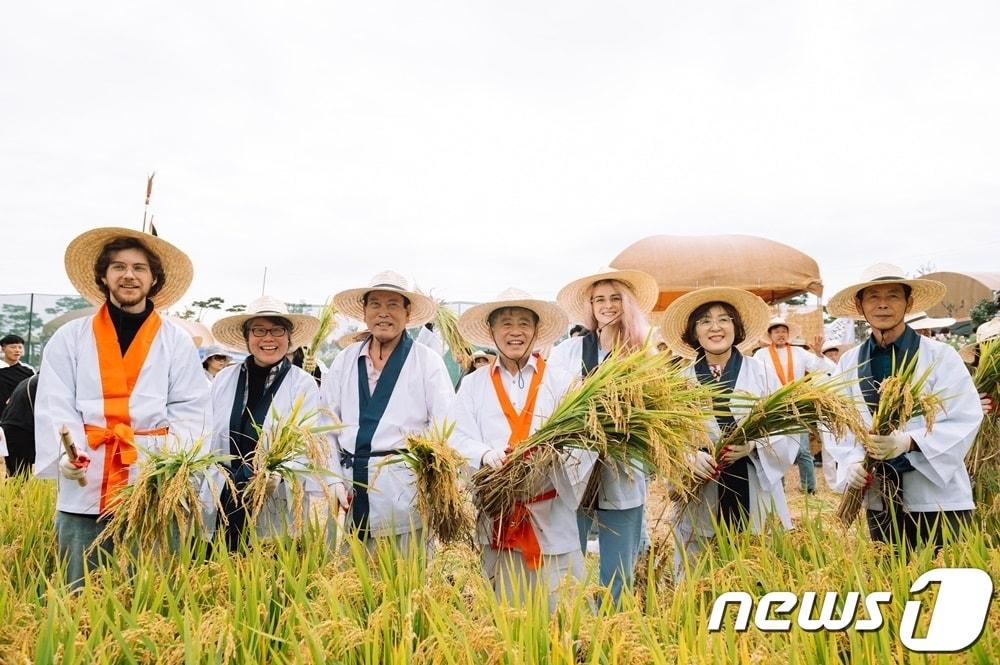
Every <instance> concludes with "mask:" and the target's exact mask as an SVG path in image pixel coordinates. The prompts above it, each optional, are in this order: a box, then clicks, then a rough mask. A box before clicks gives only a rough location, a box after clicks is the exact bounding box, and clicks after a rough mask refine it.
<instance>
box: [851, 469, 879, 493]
mask: <svg viewBox="0 0 1000 665" xmlns="http://www.w3.org/2000/svg"><path fill="white" fill-rule="evenodd" d="M872 480H874V478H873V477H872V474H870V473H868V472H867V471H865V465H864V464H862V463H861V462H855V463H854V464H852V465H851V466H849V467H848V468H847V486H848V487H850V488H851V489H855V490H859V489H861V488H863V487H868V486H869V485H871V484H872Z"/></svg>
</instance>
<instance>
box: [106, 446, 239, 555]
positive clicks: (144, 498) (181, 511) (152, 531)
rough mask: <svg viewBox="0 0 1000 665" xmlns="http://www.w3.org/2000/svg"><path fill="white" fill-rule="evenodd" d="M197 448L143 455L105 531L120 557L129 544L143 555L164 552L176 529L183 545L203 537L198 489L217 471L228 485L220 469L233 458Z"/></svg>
mask: <svg viewBox="0 0 1000 665" xmlns="http://www.w3.org/2000/svg"><path fill="white" fill-rule="evenodd" d="M178 443H179V442H178ZM202 443H203V441H202V440H198V441H195V442H194V444H192V445H191V446H182V445H177V446H166V447H165V448H164V449H163V450H158V451H157V450H145V449H143V453H144V456H143V457H142V458H141V459H140V461H139V473H138V475H137V476H136V479H135V482H133V483H131V484H130V485H128V486H127V487H125V488H123V489H122V490H121V491H120V492H119V493H118V497H117V501H116V502H115V505H114V506H113V508H112V511H113V512H112V513H111V519H110V521H109V522H108V525H107V527H106V530H105V534H106V536H107V537H108V538H110V539H111V541H112V543H113V544H114V546H115V548H116V549H117V550H118V551H119V552H122V553H124V552H126V551H127V549H128V547H127V546H128V545H133V544H134V545H136V546H138V547H139V548H140V549H141V550H145V551H149V550H157V549H159V550H160V551H166V550H167V549H168V548H169V545H170V537H171V534H172V533H174V529H175V527H176V532H177V533H178V535H179V536H180V537H181V539H182V540H183V539H185V538H187V537H190V536H193V535H197V534H201V533H205V532H206V531H207V529H206V525H205V522H204V517H203V515H202V505H201V501H200V498H199V496H198V494H199V487H200V485H201V481H202V479H203V478H204V477H205V476H206V474H208V473H209V472H210V471H211V470H212V469H213V468H216V467H218V468H219V470H220V474H219V475H220V476H221V477H223V478H224V479H226V482H231V481H229V476H228V474H226V473H225V471H224V470H222V469H221V466H222V465H223V464H225V463H226V462H228V461H229V460H231V459H232V456H231V455H216V454H214V453H206V452H202ZM206 447H207V446H206ZM214 501H215V508H216V510H217V511H218V514H219V519H220V520H225V515H224V514H223V513H224V511H223V510H222V506H221V505H220V504H219V500H218V497H215V498H214ZM96 544H97V543H95V545H96ZM123 545H125V547H123Z"/></svg>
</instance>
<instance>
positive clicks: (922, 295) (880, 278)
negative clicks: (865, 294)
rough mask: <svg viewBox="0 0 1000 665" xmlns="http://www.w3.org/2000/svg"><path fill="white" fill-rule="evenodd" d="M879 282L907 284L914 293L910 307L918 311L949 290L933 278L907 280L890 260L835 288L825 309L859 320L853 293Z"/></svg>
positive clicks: (835, 314)
mask: <svg viewBox="0 0 1000 665" xmlns="http://www.w3.org/2000/svg"><path fill="white" fill-rule="evenodd" d="M879 284H906V285H907V286H909V287H910V289H911V295H912V296H913V307H912V308H911V310H915V311H918V312H919V311H925V310H928V309H930V308H931V307H933V306H934V305H936V304H938V303H939V302H941V299H942V298H944V296H945V293H947V291H948V289H947V287H945V285H944V284H942V283H941V282H937V281H935V280H933V279H921V278H917V279H907V278H906V277H903V269H902V268H900V267H899V266H894V265H892V264H890V263H876V264H875V265H873V266H871V267H870V268H867V269H865V271H864V272H863V273H861V280H860V281H859V282H858V283H857V284H852V285H850V286H848V287H847V288H844V289H841V290H840V291H837V293H835V294H834V295H833V297H832V298H830V302H829V303H828V304H827V306H826V309H827V311H828V312H830V315H831V316H844V317H848V318H852V319H855V320H857V321H861V320H863V319H864V318H865V317H864V315H863V314H862V313H861V312H859V311H858V307H857V304H856V301H855V300H854V296H855V295H857V293H858V292H859V291H861V290H862V289H865V288H867V287H869V286H876V285H879Z"/></svg>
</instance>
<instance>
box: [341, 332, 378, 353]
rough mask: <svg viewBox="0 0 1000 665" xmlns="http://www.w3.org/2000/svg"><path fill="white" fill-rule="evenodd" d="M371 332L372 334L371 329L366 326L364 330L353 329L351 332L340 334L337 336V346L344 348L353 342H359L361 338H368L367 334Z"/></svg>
mask: <svg viewBox="0 0 1000 665" xmlns="http://www.w3.org/2000/svg"><path fill="white" fill-rule="evenodd" d="M371 334H372V333H371V331H370V330H368V329H367V328H365V329H364V330H355V331H353V332H349V333H347V334H346V335H341V336H340V337H338V338H337V346H338V347H340V348H341V349H346V348H347V347H349V346H350V345H351V344H354V343H355V342H360V341H361V340H363V339H368V336H369V335H371Z"/></svg>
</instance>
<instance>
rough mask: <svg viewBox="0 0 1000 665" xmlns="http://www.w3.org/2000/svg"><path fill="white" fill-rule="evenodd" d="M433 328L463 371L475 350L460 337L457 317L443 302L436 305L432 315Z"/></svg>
mask: <svg viewBox="0 0 1000 665" xmlns="http://www.w3.org/2000/svg"><path fill="white" fill-rule="evenodd" d="M434 326H435V327H436V328H437V330H438V332H439V333H440V334H441V339H442V340H443V341H444V343H445V344H446V345H447V346H448V350H449V351H450V352H451V357H452V358H454V359H455V363H456V364H458V366H459V367H460V368H462V369H463V370H464V369H465V368H466V367H468V366H469V362H470V361H471V360H472V354H473V352H474V351H475V348H474V347H473V346H472V343H471V342H469V341H468V340H467V339H465V338H464V337H462V333H461V332H460V331H459V330H458V316H457V315H456V314H455V312H454V311H452V310H451V309H450V308H448V307H447V306H445V304H444V302H439V303H438V308H437V314H435V315H434Z"/></svg>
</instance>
